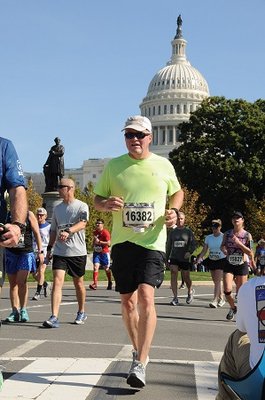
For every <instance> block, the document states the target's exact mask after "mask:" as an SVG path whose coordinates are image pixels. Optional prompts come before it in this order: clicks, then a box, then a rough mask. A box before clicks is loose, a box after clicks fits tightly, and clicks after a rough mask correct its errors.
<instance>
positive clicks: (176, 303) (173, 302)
mask: <svg viewBox="0 0 265 400" xmlns="http://www.w3.org/2000/svg"><path fill="white" fill-rule="evenodd" d="M170 305H171V306H178V305H179V300H178V298H177V297H174V298H173V300H172V301H171V302H170Z"/></svg>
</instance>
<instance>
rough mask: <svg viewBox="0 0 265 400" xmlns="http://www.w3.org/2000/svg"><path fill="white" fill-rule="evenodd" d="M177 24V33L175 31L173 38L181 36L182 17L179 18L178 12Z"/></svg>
mask: <svg viewBox="0 0 265 400" xmlns="http://www.w3.org/2000/svg"><path fill="white" fill-rule="evenodd" d="M177 25H178V27H177V33H176V36H175V39H177V38H181V37H182V18H181V14H179V16H178V19H177Z"/></svg>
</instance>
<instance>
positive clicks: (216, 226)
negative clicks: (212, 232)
mask: <svg viewBox="0 0 265 400" xmlns="http://www.w3.org/2000/svg"><path fill="white" fill-rule="evenodd" d="M219 226H220V225H219V224H212V228H219Z"/></svg>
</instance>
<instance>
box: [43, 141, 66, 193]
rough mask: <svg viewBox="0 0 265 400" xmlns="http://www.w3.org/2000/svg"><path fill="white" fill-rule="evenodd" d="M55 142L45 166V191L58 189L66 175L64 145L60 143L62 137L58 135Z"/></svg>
mask: <svg viewBox="0 0 265 400" xmlns="http://www.w3.org/2000/svg"><path fill="white" fill-rule="evenodd" d="M54 142H55V145H54V146H52V147H51V149H50V151H49V155H48V158H47V161H46V162H45V164H44V166H43V173H44V176H45V192H54V191H57V190H58V184H59V181H60V179H61V178H62V177H63V176H64V157H63V156H64V147H63V146H62V145H61V144H60V143H61V139H60V138H58V137H56V138H55V139H54Z"/></svg>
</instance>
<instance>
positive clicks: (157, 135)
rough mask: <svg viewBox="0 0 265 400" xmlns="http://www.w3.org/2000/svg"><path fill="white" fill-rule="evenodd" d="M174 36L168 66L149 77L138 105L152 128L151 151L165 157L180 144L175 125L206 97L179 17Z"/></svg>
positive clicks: (205, 87) (207, 93)
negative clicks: (192, 63) (189, 55)
mask: <svg viewBox="0 0 265 400" xmlns="http://www.w3.org/2000/svg"><path fill="white" fill-rule="evenodd" d="M177 25H178V27H177V32H176V36H175V37H174V39H173V40H172V42H171V45H172V56H171V60H170V61H169V62H168V63H167V65H166V66H165V67H164V68H162V69H160V70H159V71H158V72H157V73H156V74H155V76H154V77H153V78H152V80H151V82H150V84H149V87H148V91H147V94H146V96H145V97H144V99H143V101H142V103H141V104H140V109H141V114H142V115H143V116H146V117H148V118H149V119H150V120H151V122H152V127H153V143H152V145H151V147H150V148H151V150H152V151H153V152H154V153H156V154H160V155H163V156H165V157H167V156H168V153H169V152H170V151H172V150H173V149H174V148H175V147H177V146H179V145H180V142H179V134H180V131H179V128H178V125H179V124H180V123H182V122H184V121H187V120H188V119H189V117H190V113H191V112H193V111H196V109H197V108H198V107H199V106H200V103H201V102H202V100H203V99H205V98H206V97H209V95H210V93H209V88H208V84H207V82H206V80H205V79H204V77H203V76H202V74H201V73H200V72H199V71H198V70H197V69H196V68H194V67H193V66H192V65H191V64H190V62H189V61H188V60H187V58H186V54H185V49H186V44H187V42H186V40H185V39H183V37H182V19H181V16H179V17H178V20H177Z"/></svg>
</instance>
